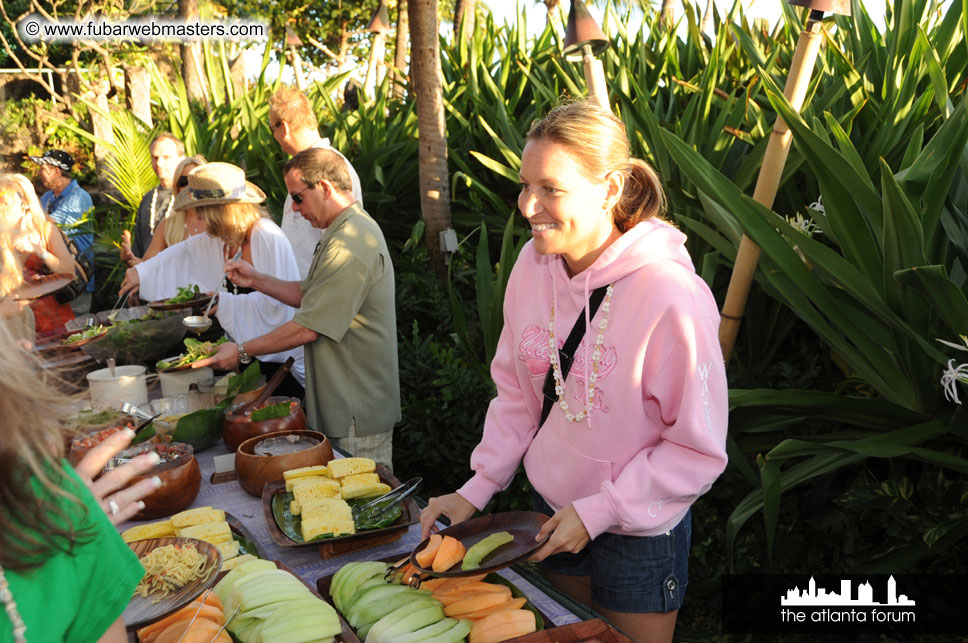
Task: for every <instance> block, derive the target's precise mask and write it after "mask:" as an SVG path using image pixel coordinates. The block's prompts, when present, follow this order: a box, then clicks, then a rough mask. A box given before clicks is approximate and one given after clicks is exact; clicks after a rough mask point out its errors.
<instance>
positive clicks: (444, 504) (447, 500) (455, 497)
mask: <svg viewBox="0 0 968 643" xmlns="http://www.w3.org/2000/svg"><path fill="white" fill-rule="evenodd" d="M476 510H477V508H476V507H475V506H474V505H472V504H471V503H470V502H469V501H468V500H467V499H466V498H464V496H462V495H460V494H459V493H448V494H447V495H446V496H440V497H439V498H431V499H430V502H428V503H427V507H426V508H425V509H424V510H423V511H421V512H420V539H421V540H423V539H425V538H427V537H428V536H429V535H430V532H431V531H437V529H436V528H435V527H434V522H435V521H436V520H437V518H438V517H440V516H441V515H444V516H447V517H448V518H450V524H452V525H456V524H457V523H459V522H464V521H465V520H467V519H468V518H470V517H471V516H473V515H474V512H475V511H476Z"/></svg>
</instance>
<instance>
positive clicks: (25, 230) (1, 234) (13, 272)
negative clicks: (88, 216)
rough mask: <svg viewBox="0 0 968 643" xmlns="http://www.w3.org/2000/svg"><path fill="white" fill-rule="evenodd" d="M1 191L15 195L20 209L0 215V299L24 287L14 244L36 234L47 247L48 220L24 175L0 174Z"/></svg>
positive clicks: (31, 185)
mask: <svg viewBox="0 0 968 643" xmlns="http://www.w3.org/2000/svg"><path fill="white" fill-rule="evenodd" d="M0 191H10V192H13V193H14V194H16V195H17V196H18V197H19V199H20V203H21V206H22V209H21V210H20V211H19V212H17V211H11V210H9V209H4V211H2V212H0V296H5V295H7V294H8V293H9V292H10V291H12V290H13V289H14V288H16V287H17V286H19V285H20V284H21V283H23V266H22V265H21V262H20V259H19V258H18V256H17V253H16V252H15V250H14V241H15V239H16V238H17V237H19V236H20V235H24V234H28V235H29V234H36V235H37V236H38V237H39V238H40V240H41V242H42V243H43V245H44V247H45V248H46V247H47V241H48V239H47V231H48V223H47V216H46V215H45V214H44V210H43V208H41V207H40V200H39V199H38V198H37V192H35V191H34V186H33V184H32V183H31V182H30V180H29V179H28V178H27V177H26V176H24V175H23V174H0Z"/></svg>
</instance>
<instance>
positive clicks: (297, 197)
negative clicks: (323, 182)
mask: <svg viewBox="0 0 968 643" xmlns="http://www.w3.org/2000/svg"><path fill="white" fill-rule="evenodd" d="M315 187H316V184H315V183H313V184H312V185H307V186H306V187H304V188H303V189H301V190H299V192H292V193H290V194H289V196H290V197H292V202H293V203H295V204H296V205H299V204H301V203H302V202H303V195H302V193H303V192H305V191H306V190H312V189H313V188H315Z"/></svg>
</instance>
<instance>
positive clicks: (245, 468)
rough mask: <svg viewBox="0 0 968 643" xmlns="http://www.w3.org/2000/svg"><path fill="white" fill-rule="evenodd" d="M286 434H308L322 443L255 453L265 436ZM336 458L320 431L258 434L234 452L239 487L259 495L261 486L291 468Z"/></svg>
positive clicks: (278, 477) (280, 478) (277, 478)
mask: <svg viewBox="0 0 968 643" xmlns="http://www.w3.org/2000/svg"><path fill="white" fill-rule="evenodd" d="M286 435H295V436H305V437H310V438H315V439H317V440H319V441H320V442H319V444H316V445H314V446H311V447H309V448H307V449H302V450H300V451H296V452H294V453H284V454H280V455H256V454H255V447H256V445H258V444H259V443H260V442H262V441H263V440H265V439H266V438H275V437H282V436H286ZM332 459H333V446H332V445H331V444H330V442H329V438H327V437H326V436H325V435H324V434H322V433H320V432H319V431H306V430H291V431H277V432H275V433H268V434H266V435H257V436H255V437H254V438H249V439H248V440H246V441H245V442H243V443H242V444H240V445H239V448H238V450H237V451H236V452H235V475H236V477H237V478H238V479H239V486H241V487H242V488H243V489H245V490H246V491H248V492H249V493H250V494H252V495H253V496H256V497H262V487H264V486H265V484H266V483H267V482H274V481H276V480H282V473H283V472H284V471H289V470H290V469H299V468H300V467H311V466H314V465H317V464H326V463H328V462H329V461H330V460H332Z"/></svg>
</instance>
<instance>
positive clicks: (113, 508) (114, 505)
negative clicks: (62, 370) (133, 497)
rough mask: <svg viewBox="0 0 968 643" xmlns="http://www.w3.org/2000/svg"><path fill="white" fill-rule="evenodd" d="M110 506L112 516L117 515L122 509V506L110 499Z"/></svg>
mask: <svg viewBox="0 0 968 643" xmlns="http://www.w3.org/2000/svg"><path fill="white" fill-rule="evenodd" d="M108 508H109V509H110V510H111V515H112V516H116V515H117V513H118V512H119V511H121V507H119V506H118V503H116V502H115V501H113V500H108Z"/></svg>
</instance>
